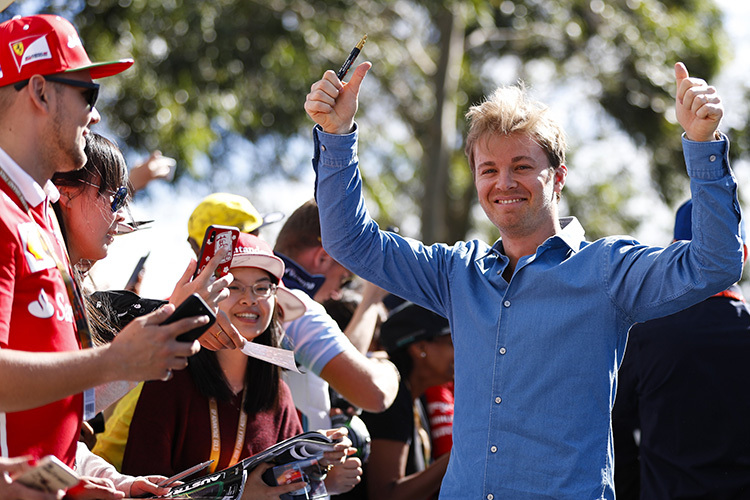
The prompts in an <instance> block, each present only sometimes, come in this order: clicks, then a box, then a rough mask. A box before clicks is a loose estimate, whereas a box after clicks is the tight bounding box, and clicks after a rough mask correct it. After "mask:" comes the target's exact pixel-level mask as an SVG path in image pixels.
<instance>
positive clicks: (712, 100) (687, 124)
mask: <svg viewBox="0 0 750 500" xmlns="http://www.w3.org/2000/svg"><path fill="white" fill-rule="evenodd" d="M674 76H675V80H676V82H677V105H676V113H677V121H678V122H680V125H682V128H683V129H684V130H685V135H686V137H687V138H688V139H689V140H691V141H699V142H700V141H712V140H714V132H716V130H717V129H718V128H719V122H720V121H721V118H722V116H724V107H723V106H722V103H721V98H720V97H719V94H718V93H717V92H716V88H715V87H713V86H711V85H708V84H707V83H706V82H705V81H704V80H701V79H700V78H691V77H690V75H689V74H688V70H687V68H686V67H685V65H684V64H683V63H681V62H678V63H677V64H675V67H674Z"/></svg>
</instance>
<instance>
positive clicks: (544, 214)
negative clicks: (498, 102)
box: [473, 133, 567, 243]
mask: <svg viewBox="0 0 750 500" xmlns="http://www.w3.org/2000/svg"><path fill="white" fill-rule="evenodd" d="M473 153H474V164H475V168H474V185H475V186H476V189H477V194H478V196H479V203H480V205H481V206H482V209H483V210H484V212H485V213H486V214H487V217H488V218H489V219H490V221H492V223H493V224H494V225H495V226H496V227H497V228H498V229H499V230H500V234H501V235H502V236H503V238H511V239H512V238H515V239H523V238H534V239H536V240H539V243H541V242H542V241H544V240H545V239H547V238H548V237H550V236H552V235H553V234H554V233H555V227H556V223H557V222H556V221H557V201H556V197H557V194H559V193H560V192H561V191H562V188H563V186H564V185H565V176H566V175H567V168H566V167H565V166H564V165H560V166H559V167H557V168H555V169H553V168H552V167H551V166H550V161H549V157H548V156H547V154H546V153H545V151H544V150H543V149H542V148H541V147H540V146H539V145H538V144H536V143H535V142H534V141H533V140H532V139H531V137H529V136H528V135H526V134H520V133H515V134H510V135H504V134H500V135H496V134H493V135H489V136H486V137H483V138H481V139H480V140H478V141H477V142H476V143H475V145H474V151H473Z"/></svg>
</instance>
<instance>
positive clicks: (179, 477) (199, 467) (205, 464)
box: [157, 459, 214, 488]
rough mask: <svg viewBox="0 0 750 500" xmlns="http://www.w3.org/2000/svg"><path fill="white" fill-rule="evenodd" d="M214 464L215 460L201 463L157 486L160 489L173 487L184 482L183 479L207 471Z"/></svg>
mask: <svg viewBox="0 0 750 500" xmlns="http://www.w3.org/2000/svg"><path fill="white" fill-rule="evenodd" d="M212 463H214V461H213V459H211V460H208V461H206V462H202V463H199V464H198V465H193V466H192V467H190V468H188V469H185V470H184V471H182V472H178V473H177V474H175V475H174V476H172V477H170V478H167V479H165V480H164V481H162V482H161V483H159V484H157V486H158V487H159V488H166V487H168V486H172V483H176V482H177V481H182V480H183V479H185V478H187V477H189V476H192V475H193V474H195V473H196V472H198V471H199V470H202V469H205V468H206V467H208V466H209V465H211V464H212Z"/></svg>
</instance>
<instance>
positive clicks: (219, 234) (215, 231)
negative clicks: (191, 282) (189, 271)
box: [193, 225, 240, 278]
mask: <svg viewBox="0 0 750 500" xmlns="http://www.w3.org/2000/svg"><path fill="white" fill-rule="evenodd" d="M239 237H240V230H239V228H236V227H233V226H218V225H212V226H208V228H207V229H206V234H205V235H204V236H203V244H202V245H201V251H200V253H199V254H198V267H197V268H196V269H195V274H194V275H193V278H196V277H197V276H198V275H199V274H200V273H201V271H203V270H204V269H205V268H206V266H207V265H208V261H209V260H211V258H212V257H213V256H214V255H216V253H217V252H219V251H220V250H222V249H224V248H228V249H229V253H228V255H227V256H226V257H225V258H223V259H222V260H221V262H219V267H217V268H216V272H215V273H214V275H215V276H216V277H217V278H221V277H222V276H225V275H226V274H227V273H228V272H229V268H230V266H231V264H232V256H233V255H232V254H233V253H234V247H235V245H237V240H238V239H239Z"/></svg>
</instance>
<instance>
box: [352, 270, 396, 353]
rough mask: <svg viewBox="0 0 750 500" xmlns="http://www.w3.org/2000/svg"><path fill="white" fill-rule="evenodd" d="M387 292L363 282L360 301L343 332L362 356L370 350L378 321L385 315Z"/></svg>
mask: <svg viewBox="0 0 750 500" xmlns="http://www.w3.org/2000/svg"><path fill="white" fill-rule="evenodd" d="M386 295H388V292H386V291H385V290H383V289H382V288H380V287H379V286H377V285H374V284H372V283H370V282H369V281H365V282H364V286H363V287H362V300H361V301H360V303H359V304H358V305H357V308H356V309H355V310H354V315H353V316H352V319H351V320H350V321H349V324H348V325H347V326H346V329H345V330H344V334H345V335H346V336H347V337H349V340H350V341H351V343H352V344H354V347H356V348H357V350H358V351H359V352H361V353H362V354H367V352H368V351H369V350H370V344H371V343H372V337H373V335H374V334H375V329H376V328H377V326H378V320H379V319H380V318H381V315H383V314H384V313H385V306H384V305H383V299H384V298H385V296H386Z"/></svg>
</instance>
